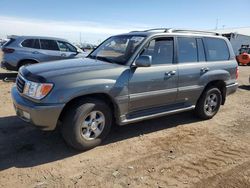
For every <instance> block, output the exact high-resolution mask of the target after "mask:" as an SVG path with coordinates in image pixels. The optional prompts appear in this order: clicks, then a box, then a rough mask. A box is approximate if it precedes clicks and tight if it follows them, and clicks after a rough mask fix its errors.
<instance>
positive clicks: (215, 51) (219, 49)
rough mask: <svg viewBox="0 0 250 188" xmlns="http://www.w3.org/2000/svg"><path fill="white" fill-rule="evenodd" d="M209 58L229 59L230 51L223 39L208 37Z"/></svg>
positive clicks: (214, 59)
mask: <svg viewBox="0 0 250 188" xmlns="http://www.w3.org/2000/svg"><path fill="white" fill-rule="evenodd" d="M206 46H207V60H208V61H223V60H228V59H229V56H230V55H229V51H228V47H227V44H226V42H225V41H224V40H223V39H217V38H206Z"/></svg>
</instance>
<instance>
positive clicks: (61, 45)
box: [58, 41, 77, 52]
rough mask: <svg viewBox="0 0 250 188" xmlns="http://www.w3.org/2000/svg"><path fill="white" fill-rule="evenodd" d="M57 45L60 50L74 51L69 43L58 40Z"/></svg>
mask: <svg viewBox="0 0 250 188" xmlns="http://www.w3.org/2000/svg"><path fill="white" fill-rule="evenodd" d="M58 46H59V48H60V51H64V52H76V51H77V50H76V48H75V47H74V46H72V45H71V44H69V43H67V42H63V41H58Z"/></svg>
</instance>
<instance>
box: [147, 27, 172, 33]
mask: <svg viewBox="0 0 250 188" xmlns="http://www.w3.org/2000/svg"><path fill="white" fill-rule="evenodd" d="M170 29H171V28H155V29H148V30H145V31H144V32H150V31H160V30H162V31H163V32H164V33H166V32H168V31H169V30H170Z"/></svg>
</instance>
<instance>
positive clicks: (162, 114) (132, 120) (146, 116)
mask: <svg viewBox="0 0 250 188" xmlns="http://www.w3.org/2000/svg"><path fill="white" fill-rule="evenodd" d="M194 108H195V105H192V106H189V107H185V108H180V109H175V110H170V111H166V112H160V113H156V114H150V115H145V116H141V117H136V118H131V119H124V120H123V121H122V122H121V125H125V124H128V123H135V122H138V121H142V120H147V119H153V118H157V117H161V116H165V115H171V114H177V113H180V112H185V111H190V110H193V109H194Z"/></svg>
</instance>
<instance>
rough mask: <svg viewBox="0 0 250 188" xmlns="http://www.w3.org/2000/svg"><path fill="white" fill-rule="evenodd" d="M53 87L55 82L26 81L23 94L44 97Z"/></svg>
mask: <svg viewBox="0 0 250 188" xmlns="http://www.w3.org/2000/svg"><path fill="white" fill-rule="evenodd" d="M52 88H53V84H51V83H36V82H31V81H26V83H25V86H24V91H23V94H25V95H27V96H29V97H31V98H34V99H42V98H44V97H45V96H46V95H48V94H49V92H50V91H51V89H52Z"/></svg>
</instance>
